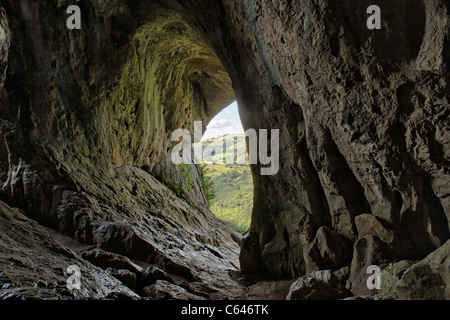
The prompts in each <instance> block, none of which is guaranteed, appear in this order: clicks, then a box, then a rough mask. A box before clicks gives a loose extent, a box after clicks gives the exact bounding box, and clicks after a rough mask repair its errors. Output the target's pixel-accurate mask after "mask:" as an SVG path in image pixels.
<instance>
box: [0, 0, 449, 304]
mask: <svg viewBox="0 0 450 320" xmlns="http://www.w3.org/2000/svg"><path fill="white" fill-rule="evenodd" d="M378 2H379V6H380V7H381V8H382V10H383V11H382V12H383V15H382V22H383V27H382V29H381V30H369V29H367V27H366V20H367V14H366V9H367V7H368V6H369V5H371V4H372V3H371V1H366V0H364V1H358V2H357V3H355V1H338V0H320V1H319V0H301V1H300V0H299V1H288V0H276V1H261V0H235V1H220V0H213V1H200V0H192V1H176V0H163V1H125V0H115V1H83V3H80V8H81V16H82V28H81V30H68V29H67V28H66V19H67V13H66V8H67V7H68V6H69V5H70V4H72V3H71V1H65V0H59V1H56V0H53V1H45V2H44V1H42V2H37V1H31V0H24V1H13V0H2V1H1V7H2V8H0V9H1V10H0V75H1V77H0V184H1V185H2V188H1V191H0V200H1V201H2V202H1V204H2V209H1V210H2V216H1V217H2V219H3V220H5V221H8V223H9V224H14V225H15V226H16V227H15V228H16V229H8V227H7V224H6V223H5V224H2V242H1V245H2V251H0V259H1V260H0V263H1V264H2V265H3V264H8V263H10V262H9V261H11V260H10V259H16V258H14V257H13V256H14V255H15V254H14V252H15V251H14V250H16V251H17V252H18V251H20V250H19V249H20V248H21V247H26V246H28V244H29V243H30V242H33V243H34V244H35V247H33V248H34V249H35V250H37V252H38V251H39V250H41V251H42V252H43V253H45V255H46V256H47V257H49V259H50V258H51V257H53V258H54V257H56V256H57V257H58V259H63V260H64V261H66V262H67V263H66V262H64V264H63V263H61V264H60V266H59V268H61V265H65V264H69V263H70V264H77V263H80V264H82V265H85V267H84V268H85V269H83V270H86V272H90V274H91V273H92V272H93V273H94V274H95V272H97V271H98V272H99V274H101V276H102V277H105V279H107V280H105V282H104V283H105V290H103V291H102V293H101V294H100V293H97V294H96V295H94V297H99V298H101V297H105V296H108V295H109V294H113V293H114V292H116V293H115V294H117V292H119V293H120V294H121V295H122V294H125V295H128V296H129V297H136V294H135V293H133V292H131V291H129V289H126V288H125V287H123V286H122V287H117V288H116V289H117V290H115V289H114V290H113V289H111V288H112V287H113V286H114V283H115V282H114V281H116V280H114V277H117V278H122V280H123V282H127V283H128V285H129V286H132V287H133V288H134V289H135V291H138V294H140V295H150V296H152V297H162V298H163V297H169V296H172V297H174V296H175V297H176V296H178V297H191V298H192V296H197V297H199V298H223V297H229V298H237V297H241V298H242V297H244V296H245V292H247V293H248V292H251V290H248V289H246V288H245V287H244V286H242V284H241V283H240V282H239V281H236V276H235V273H236V272H237V270H238V269H240V270H241V271H242V272H244V273H257V274H259V275H263V276H268V277H272V278H295V277H298V276H302V275H305V274H306V273H310V272H312V271H317V270H318V269H322V270H327V269H331V270H333V271H336V270H337V269H340V268H341V267H345V266H347V267H348V268H349V270H350V274H349V275H347V278H348V279H349V283H348V287H349V288H350V290H351V289H352V287H354V288H355V290H354V291H355V292H353V293H354V294H355V293H358V288H360V287H361V285H362V284H363V282H364V279H363V277H364V276H367V274H366V273H365V272H366V270H365V268H366V267H367V265H370V264H377V263H379V264H380V267H385V266H388V265H389V264H390V263H395V262H398V261H399V260H405V259H407V260H415V261H417V260H421V259H424V258H425V257H426V256H427V255H428V254H430V253H431V252H433V251H434V250H436V249H438V248H439V247H441V246H442V245H443V244H444V243H445V242H446V241H447V240H448V239H449V237H450V232H449V221H450V202H449V201H450V197H449V192H450V188H449V186H448V183H449V181H450V179H449V162H448V156H449V148H450V143H449V141H450V133H449V121H448V118H449V113H450V111H449V104H450V101H449V91H450V87H449V86H450V78H449V69H448V63H449V61H448V60H449V56H450V53H449V44H450V39H449V19H448V17H449V10H450V5H449V3H448V1H446V0H430V1H421V0H414V1H412V0H409V1H406V0H404V1H403V0H399V1H395V2H394V3H393V2H392V1H387V0H380V1H378ZM234 99H237V101H238V104H239V111H240V115H241V119H242V122H243V125H244V128H245V129H249V128H253V129H279V130H280V171H279V172H278V173H277V174H276V175H274V176H261V175H260V174H259V172H260V170H259V167H260V165H253V166H252V174H253V179H254V210H253V215H252V225H251V228H250V230H249V231H248V232H247V233H246V235H245V237H244V239H243V240H242V243H241V238H240V235H238V234H237V233H235V232H234V231H233V230H232V229H231V228H229V227H228V226H227V225H225V224H224V223H222V222H221V221H219V220H217V219H216V218H215V217H214V216H213V215H212V214H211V213H210V212H209V211H208V210H207V209H206V206H205V195H204V192H203V190H202V187H201V183H200V182H199V174H198V170H197V168H196V166H195V165H191V166H188V167H187V168H181V169H180V168H179V167H177V166H175V165H173V164H172V163H171V161H170V153H171V150H172V149H173V147H174V143H173V142H172V141H171V134H172V132H173V131H174V130H175V129H179V128H184V129H186V130H189V131H191V132H192V131H193V125H194V121H196V120H203V123H204V126H206V124H207V123H208V122H209V121H210V120H211V119H212V118H213V117H214V115H215V114H217V113H218V112H219V111H220V110H221V109H222V108H224V107H225V106H227V105H228V104H229V103H230V102H231V101H233V100H234ZM25 216H26V217H25ZM29 219H31V220H34V221H35V222H31V220H29ZM15 221H17V222H15ZM28 221H30V222H29V223H28ZM39 225H42V226H45V227H48V228H51V230H56V231H57V233H55V231H49V232H50V234H49V233H48V232H47V231H45V230H44V229H43V228H42V227H40V226H39ZM12 230H18V231H17V232H18V233H17V234H14V233H13V232H14V231H12ZM27 230H28V231H27ZM20 232H23V233H24V234H29V237H27V236H23V237H21V238H20V239H21V241H16V240H14V235H16V236H18V235H19V233H20ZM51 234H53V237H51V236H50V235H51ZM60 234H63V235H65V236H68V237H70V238H72V239H75V240H76V241H78V242H79V243H82V244H83V245H86V247H83V246H81V247H79V246H80V245H79V244H77V245H76V246H75V245H74V246H73V250H72V251H67V252H70V253H67V252H66V251H64V250H66V249H61V250H63V252H62V253H61V252H59V251H58V250H59V249H58V250H57V251H58V252H59V253H55V251H54V248H55V247H57V246H61V243H66V245H68V244H67V241H69V240H67V239H66V238H64V237H63V236H61V235H60ZM58 239H59V240H58ZM62 239H65V240H64V241H63V240H62ZM58 243H59V244H58ZM40 245H41V246H42V248H41V249H39V246H40ZM49 245H51V246H52V248H53V249H51V250H50V249H48V246H49ZM239 246H240V247H239ZM7 248H10V249H7ZM14 248H15V249H14ZM94 248H97V249H101V250H104V253H103V255H100V257H103V258H101V259H100V260H98V259H97V260H95V259H93V258H92V259H91V260H90V259H83V258H82V257H83V254H82V252H84V251H86V252H88V253H89V252H90V250H92V249H94ZM339 249H342V250H339ZM10 250H12V251H11V252H10ZM77 250H78V251H77ZM441 251H442V252H444V253H445V252H447V251H445V250H443V249H441ZM441 251H439V252H441ZM9 252H10V253H9ZM88 253H84V255H85V256H86V257H87V256H89V254H88ZM114 254H115V255H118V256H119V257H115V258H114V256H111V255H114ZM72 255H73V256H72ZM238 255H239V261H238ZM91 256H92V252H91ZM11 257H13V258H11ZM94 257H95V255H94ZM360 257H362V258H360ZM53 258H51V259H53ZM24 259H25V258H24ZM27 259H28V258H27ZM127 259H128V260H127ZM129 259H133V260H135V262H132V261H130V260H129ZM31 260H33V259H31ZM89 261H90V262H89ZM94 261H97V262H94ZM99 261H100V262H99ZM105 261H106V262H105ZM117 261H122V262H121V263H122V264H125V265H130V264H131V263H136V264H137V266H138V267H139V268H142V270H140V269H139V270H136V269H133V270H130V268H127V267H124V266H123V265H122V264H120V263H119V264H118V263H117ZM127 261H128V262H129V263H130V264H128V262H127ZM17 263H18V264H19V262H17ZM33 263H36V264H38V265H39V266H40V267H41V268H52V266H51V263H48V262H45V263H44V262H43V261H38V260H37V261H36V262H33V261H30V260H29V259H28V260H26V261H22V262H20V266H19V268H18V269H15V270H12V269H11V270H9V269H8V270H9V271H8V270H6V271H3V269H2V271H3V272H2V273H0V283H1V284H2V285H6V286H7V288H8V290H10V291H8V293H7V295H12V296H15V295H19V296H20V295H21V294H22V295H23V296H25V297H26V296H27V295H28V296H35V295H36V292H31V293H30V292H29V291H26V292H25V293H23V292H22V293H20V292H21V291H20V290H22V289H21V288H22V287H23V288H25V287H26V288H28V287H33V281H38V275H37V271H36V267H34V268H33ZM92 263H93V264H97V265H98V266H99V267H101V268H103V269H104V271H101V270H97V269H94V268H95V267H94V266H93V265H92ZM425 263H426V262H424V264H425ZM145 264H151V265H154V266H158V268H160V269H162V270H161V272H162V273H165V274H167V277H165V278H161V279H158V280H156V279H154V280H155V281H154V282H153V281H152V282H153V283H147V282H146V280H145V279H146V276H145V274H146V273H145V272H144V273H143V270H144V268H145V267H146V265H145ZM21 268H23V269H21ZM443 268H444V269H442V270H441V269H439V268H438V267H433V273H439V272H445V271H446V270H448V268H447V269H445V266H444V267H443ZM131 269H132V268H131ZM18 270H19V271H18ZM92 270H94V271H92ZM95 270H97V271H95ZM414 270H419V267H416V268H415V269H414ZM414 270H410V271H409V272H408V271H407V272H405V273H404V275H405V277H406V276H407V277H406V278H405V279H402V280H399V281H400V284H399V293H400V296H401V297H427V298H430V297H431V298H432V294H430V295H429V294H428V293H427V294H420V293H405V292H404V289H402V288H404V286H402V283H405V282H407V281H410V280H408V279H413V277H415V276H416V275H415V274H416V273H417V272H416V271H414ZM420 270H422V269H420ZM439 270H440V271H439ZM106 271H108V272H106ZM58 272H59V271H58ZM61 272H62V271H61ZM61 272H60V273H58V274H57V276H56V275H55V276H54V277H53V276H52V277H49V278H48V279H47V280H45V281H48V282H49V283H51V284H50V285H49V286H50V288H51V289H49V291H48V292H49V294H50V295H51V294H52V293H53V295H54V296H62V295H63V293H64V292H65V291H64V292H63V291H58V290H60V289H61V288H60V287H58V283H59V285H61V281H63V280H64V279H65V276H66V275H64V274H63V273H61ZM130 273H132V274H134V276H133V275H132V274H130ZM25 274H26V277H25V278H24V280H23V281H22V280H20V279H21V278H22V277H24V275H25ZM169 274H170V275H169ZM172 276H175V278H173V277H172ZM419 276H420V275H418V276H417V277H419ZM437 278H439V277H437ZM124 279H127V280H124ZM133 279H135V281H134V280H133ZM171 279H172V280H171ZM440 279H441V280H442V279H444V278H442V277H441V278H440ZM442 281H443V280H442ZM130 283H131V284H130ZM445 283H446V285H447V286H448V283H447V282H445ZM149 286H150V287H149ZM173 286H176V289H175V287H173ZM47 287H48V286H47ZM31 290H33V289H31ZM61 290H62V289H61ZM127 290H128V291H127ZM402 290H403V291H402ZM414 290H420V288H419V287H418V288H416V289H414ZM61 292H63V293H61ZM444 292H448V290H447V291H445V290H444ZM66 293H67V292H65V293H64V294H66ZM2 294H3V293H2ZM364 294H365V293H364ZM439 294H441V295H440V296H439V297H442V293H439ZM82 295H83V296H85V297H87V296H89V295H92V292H91V291H86V292H82Z"/></svg>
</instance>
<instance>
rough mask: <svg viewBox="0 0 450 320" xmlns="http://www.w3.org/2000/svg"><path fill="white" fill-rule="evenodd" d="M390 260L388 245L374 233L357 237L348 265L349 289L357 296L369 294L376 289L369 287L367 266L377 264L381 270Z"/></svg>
mask: <svg viewBox="0 0 450 320" xmlns="http://www.w3.org/2000/svg"><path fill="white" fill-rule="evenodd" d="M391 260H392V252H391V249H390V248H389V246H388V245H387V244H386V243H385V242H383V241H381V239H380V238H379V237H378V236H376V235H367V236H365V237H364V238H361V239H359V240H358V241H356V242H355V244H354V246H353V259H352V263H351V267H350V278H349V281H350V284H351V291H352V292H353V293H354V294H355V295H358V296H366V295H368V296H371V295H374V294H376V293H377V290H376V289H369V288H368V286H367V280H368V278H369V277H370V276H371V274H370V273H367V271H368V268H369V266H372V265H374V266H377V267H379V268H380V270H382V269H383V268H384V267H386V266H387V265H388V264H389V262H390V261H391Z"/></svg>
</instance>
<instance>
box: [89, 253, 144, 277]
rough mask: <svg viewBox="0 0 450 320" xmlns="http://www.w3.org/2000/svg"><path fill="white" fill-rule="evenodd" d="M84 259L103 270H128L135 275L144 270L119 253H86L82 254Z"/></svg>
mask: <svg viewBox="0 0 450 320" xmlns="http://www.w3.org/2000/svg"><path fill="white" fill-rule="evenodd" d="M81 256H82V257H83V259H85V260H87V261H89V262H90V263H92V264H93V265H96V266H97V267H100V268H102V269H105V270H106V269H107V268H114V269H126V270H129V271H130V272H133V273H135V274H136V273H140V272H141V271H142V270H143V269H142V267H140V266H138V265H137V264H135V263H134V262H132V261H131V260H130V259H128V258H127V257H125V256H122V255H120V254H117V253H113V252H108V251H105V250H101V249H94V250H90V251H84V252H82V253H81Z"/></svg>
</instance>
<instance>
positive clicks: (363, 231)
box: [355, 214, 395, 243]
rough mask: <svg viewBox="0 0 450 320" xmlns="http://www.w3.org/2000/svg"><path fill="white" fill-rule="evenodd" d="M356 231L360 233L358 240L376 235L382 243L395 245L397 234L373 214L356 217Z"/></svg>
mask: <svg viewBox="0 0 450 320" xmlns="http://www.w3.org/2000/svg"><path fill="white" fill-rule="evenodd" d="M355 225H356V230H357V231H358V239H361V238H364V237H365V236H367V235H370V234H374V235H376V236H377V237H378V238H380V240H381V241H383V242H386V243H393V242H394V240H395V234H394V232H393V231H392V230H389V229H388V228H387V227H385V226H384V225H383V224H382V223H381V222H380V220H378V218H377V217H375V216H373V215H371V214H361V215H359V216H356V217H355Z"/></svg>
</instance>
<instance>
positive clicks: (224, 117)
mask: <svg viewBox="0 0 450 320" xmlns="http://www.w3.org/2000/svg"><path fill="white" fill-rule="evenodd" d="M237 133H238V134H243V133H244V128H242V123H241V119H240V118H239V112H238V106H237V103H236V102H233V103H232V104H231V105H229V106H228V107H226V108H225V109H223V110H222V111H221V112H220V113H219V114H218V115H217V116H215V117H214V119H212V120H211V122H210V123H209V124H208V127H206V131H205V134H204V135H203V137H202V140H207V139H211V138H215V137H218V136H223V135H225V134H237Z"/></svg>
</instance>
